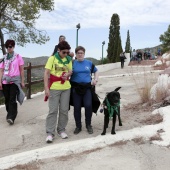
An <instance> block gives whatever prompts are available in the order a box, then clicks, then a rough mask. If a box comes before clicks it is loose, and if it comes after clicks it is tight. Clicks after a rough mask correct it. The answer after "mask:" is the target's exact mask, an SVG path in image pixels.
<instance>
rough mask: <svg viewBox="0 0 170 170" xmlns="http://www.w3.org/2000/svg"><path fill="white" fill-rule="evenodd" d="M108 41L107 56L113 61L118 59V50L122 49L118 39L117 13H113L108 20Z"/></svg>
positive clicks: (118, 22)
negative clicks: (109, 20)
mask: <svg viewBox="0 0 170 170" xmlns="http://www.w3.org/2000/svg"><path fill="white" fill-rule="evenodd" d="M109 29H110V32H109V43H108V49H107V53H108V54H107V58H108V60H109V62H111V63H115V62H118V61H119V55H120V51H121V49H122V45H121V39H120V21H119V15H118V14H113V15H112V17H111V22H110V28H109Z"/></svg>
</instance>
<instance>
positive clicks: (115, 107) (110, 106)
mask: <svg viewBox="0 0 170 170" xmlns="http://www.w3.org/2000/svg"><path fill="white" fill-rule="evenodd" d="M106 105H107V109H108V112H109V117H110V118H112V117H113V113H114V111H115V112H116V114H117V115H118V114H119V111H118V108H119V106H120V101H119V102H118V103H117V104H115V105H114V106H112V105H110V103H109V100H108V99H107V98H106Z"/></svg>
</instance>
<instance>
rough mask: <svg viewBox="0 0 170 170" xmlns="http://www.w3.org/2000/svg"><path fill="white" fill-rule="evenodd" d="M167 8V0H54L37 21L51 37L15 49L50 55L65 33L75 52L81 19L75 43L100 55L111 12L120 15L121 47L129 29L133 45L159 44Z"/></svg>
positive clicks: (27, 54) (88, 52)
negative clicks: (50, 9) (48, 9)
mask: <svg viewBox="0 0 170 170" xmlns="http://www.w3.org/2000/svg"><path fill="white" fill-rule="evenodd" d="M169 9H170V1H169V0H164V1H162V0H149V1H146V0H140V1H137V0H126V1H124V0H81V1H78V0H64V1H63V0H55V7H54V10H53V11H51V12H47V11H41V17H40V18H39V19H38V20H37V22H36V28H37V29H39V30H45V31H46V32H47V34H48V36H49V37H50V41H48V42H47V43H46V44H43V45H37V44H26V45H25V47H19V46H16V48H15V51H16V52H17V53H19V54H21V55H22V56H23V57H30V58H34V57H40V56H50V55H51V54H52V52H53V50H54V46H55V45H56V44H58V37H59V36H60V35H65V36H66V40H67V41H68V43H69V44H70V46H71V50H72V51H73V52H74V50H75V47H76V33H77V29H76V25H77V24H78V23H80V26H81V28H80V29H79V30H78V45H81V46H84V47H85V49H86V55H85V56H86V57H93V58H96V59H101V57H102V42H103V41H105V45H104V46H103V49H104V52H103V56H104V57H106V56H107V47H108V37H109V26H110V20H111V17H112V15H113V14H114V13H117V14H118V15H119V17H120V35H121V40H122V47H123V49H125V42H126V38H127V31H128V30H129V32H130V41H131V47H132V49H138V48H146V47H154V46H157V45H159V44H161V42H160V40H159V37H160V35H161V34H163V33H164V32H165V31H166V30H167V29H168V26H169V24H170V17H169V14H170V11H169ZM6 38H8V37H6Z"/></svg>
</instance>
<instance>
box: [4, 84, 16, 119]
mask: <svg viewBox="0 0 170 170" xmlns="http://www.w3.org/2000/svg"><path fill="white" fill-rule="evenodd" d="M18 93H19V89H18V86H17V85H16V84H14V83H13V84H11V85H10V99H9V107H8V116H7V119H12V120H13V122H14V120H15V119H16V116H17V113H18V109H17V102H16V98H17V94H18Z"/></svg>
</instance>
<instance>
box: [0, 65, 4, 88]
mask: <svg viewBox="0 0 170 170" xmlns="http://www.w3.org/2000/svg"><path fill="white" fill-rule="evenodd" d="M3 72H4V69H3V68H0V90H2V76H3Z"/></svg>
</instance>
